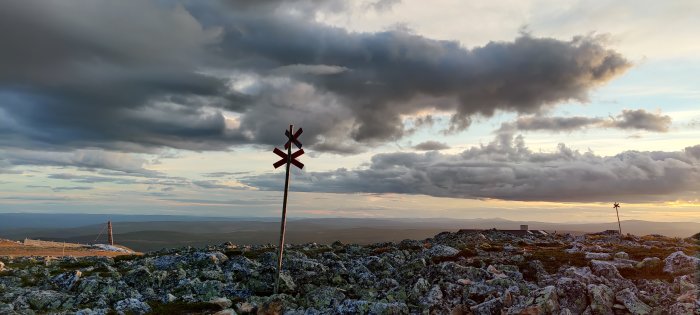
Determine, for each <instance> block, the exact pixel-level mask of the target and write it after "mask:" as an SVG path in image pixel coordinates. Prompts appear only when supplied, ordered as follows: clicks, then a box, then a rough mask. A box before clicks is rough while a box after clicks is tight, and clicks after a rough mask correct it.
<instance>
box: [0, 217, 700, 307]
mask: <svg viewBox="0 0 700 315" xmlns="http://www.w3.org/2000/svg"><path fill="white" fill-rule="evenodd" d="M699 248H700V246H699V245H698V243H697V239H693V238H689V239H678V238H666V237H663V236H644V237H637V236H632V235H627V236H625V237H622V238H620V237H619V236H617V235H606V234H588V235H584V236H577V237H573V236H562V235H528V236H523V237H520V236H513V235H511V234H506V233H503V232H499V231H495V230H489V231H482V232H466V231H465V232H457V233H448V232H445V233H440V234H438V235H436V236H435V237H433V238H430V239H426V240H423V241H416V240H405V241H402V242H399V243H379V244H373V245H368V246H359V245H345V244H341V243H338V242H336V243H333V244H331V245H318V244H303V245H291V246H288V247H286V249H285V259H284V273H283V275H282V284H281V291H282V292H281V293H280V294H275V295H273V294H272V289H273V284H274V271H275V262H276V254H275V248H274V247H273V246H238V245H235V244H231V243H226V244H222V245H219V246H209V247H206V248H181V249H171V250H163V251H158V252H152V253H148V254H146V255H144V256H120V257H116V258H109V257H85V258H70V257H64V258H56V259H51V258H42V257H22V258H9V257H0V261H2V263H1V264H0V270H1V271H0V314H33V313H40V314H45V313H56V314H144V313H153V314H178V313H184V314H213V313H217V312H218V313H219V314H235V313H239V314H240V313H244V314H245V313H257V314H279V313H284V314H700V300H698V289H699V286H698V279H700V258H698V256H697V255H698V249H699Z"/></svg>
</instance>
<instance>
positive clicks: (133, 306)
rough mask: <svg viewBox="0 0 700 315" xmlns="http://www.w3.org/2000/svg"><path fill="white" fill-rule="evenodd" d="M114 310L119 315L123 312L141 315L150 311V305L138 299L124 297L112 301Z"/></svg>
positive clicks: (122, 314)
mask: <svg viewBox="0 0 700 315" xmlns="http://www.w3.org/2000/svg"><path fill="white" fill-rule="evenodd" d="M114 310H115V311H117V313H119V314H120V315H124V314H137V315H143V314H147V313H149V312H150V311H151V307H150V306H148V304H146V303H144V302H141V301H139V300H138V299H134V298H131V299H124V300H121V301H118V302H117V303H114Z"/></svg>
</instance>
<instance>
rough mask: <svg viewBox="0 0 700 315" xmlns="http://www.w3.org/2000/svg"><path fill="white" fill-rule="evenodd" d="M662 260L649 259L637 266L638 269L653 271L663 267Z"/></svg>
mask: <svg viewBox="0 0 700 315" xmlns="http://www.w3.org/2000/svg"><path fill="white" fill-rule="evenodd" d="M661 264H662V263H661V259H659V258H658V257H647V258H644V259H643V260H642V261H640V262H638V263H637V264H636V265H635V268H637V269H643V270H652V269H656V268H658V267H659V266H661Z"/></svg>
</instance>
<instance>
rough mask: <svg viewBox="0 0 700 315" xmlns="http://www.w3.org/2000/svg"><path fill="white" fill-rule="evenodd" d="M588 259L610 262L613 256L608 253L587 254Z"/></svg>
mask: <svg viewBox="0 0 700 315" xmlns="http://www.w3.org/2000/svg"><path fill="white" fill-rule="evenodd" d="M586 259H589V260H590V259H598V260H610V259H612V256H610V254H608V253H586Z"/></svg>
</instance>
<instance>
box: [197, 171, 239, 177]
mask: <svg viewBox="0 0 700 315" xmlns="http://www.w3.org/2000/svg"><path fill="white" fill-rule="evenodd" d="M250 173H251V172H211V173H204V174H202V176H204V177H227V176H237V175H245V174H250Z"/></svg>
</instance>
